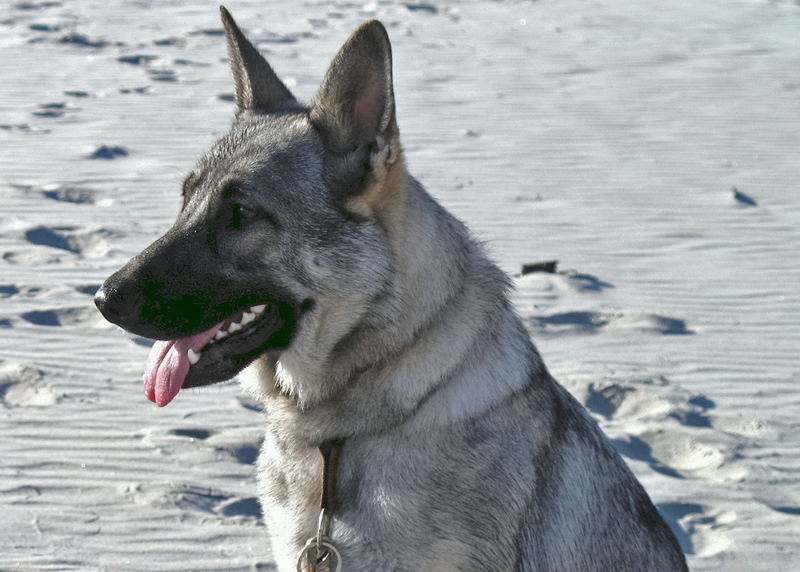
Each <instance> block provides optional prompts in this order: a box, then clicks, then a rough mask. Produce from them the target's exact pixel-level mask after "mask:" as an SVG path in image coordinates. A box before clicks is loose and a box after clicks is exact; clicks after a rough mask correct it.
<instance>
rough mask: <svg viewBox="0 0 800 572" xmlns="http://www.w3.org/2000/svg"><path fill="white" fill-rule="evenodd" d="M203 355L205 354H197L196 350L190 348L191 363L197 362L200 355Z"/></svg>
mask: <svg viewBox="0 0 800 572" xmlns="http://www.w3.org/2000/svg"><path fill="white" fill-rule="evenodd" d="M201 355H203V354H196V353H194V350H192V349H190V350H189V363H190V364H192V365H194V364H196V363H197V362H198V361H200V356H201Z"/></svg>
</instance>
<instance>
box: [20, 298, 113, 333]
mask: <svg viewBox="0 0 800 572" xmlns="http://www.w3.org/2000/svg"><path fill="white" fill-rule="evenodd" d="M19 317H20V318H21V319H22V320H24V321H25V322H27V323H28V324H31V325H33V326H51V327H55V326H84V325H91V326H105V324H104V320H103V319H102V317H101V316H100V314H99V313H98V312H97V310H95V309H94V308H93V307H91V306H89V305H88V304H87V305H86V306H73V307H71V308H56V309H53V310H31V311H29V312H24V313H22V314H20V316H19Z"/></svg>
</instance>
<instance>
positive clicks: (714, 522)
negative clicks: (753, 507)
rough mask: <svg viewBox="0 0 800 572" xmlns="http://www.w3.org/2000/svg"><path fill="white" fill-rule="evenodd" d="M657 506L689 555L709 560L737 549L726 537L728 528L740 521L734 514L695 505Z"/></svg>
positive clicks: (674, 504)
mask: <svg viewBox="0 0 800 572" xmlns="http://www.w3.org/2000/svg"><path fill="white" fill-rule="evenodd" d="M657 507H658V510H659V512H661V515H662V516H663V517H664V519H665V520H666V521H667V523H668V524H669V526H670V528H672V532H673V533H675V537H676V538H677V539H678V542H679V543H680V545H681V548H682V549H683V551H684V552H685V553H686V554H688V555H691V556H699V557H708V556H713V555H715V554H718V553H720V552H723V551H725V550H727V549H729V548H731V547H732V546H733V540H731V539H730V538H729V537H728V536H727V535H726V534H725V529H726V527H727V525H731V524H733V523H735V522H736V518H737V517H736V513H734V512H733V511H730V510H722V509H714V508H710V507H706V506H703V505H700V504H693V503H661V504H659V505H657Z"/></svg>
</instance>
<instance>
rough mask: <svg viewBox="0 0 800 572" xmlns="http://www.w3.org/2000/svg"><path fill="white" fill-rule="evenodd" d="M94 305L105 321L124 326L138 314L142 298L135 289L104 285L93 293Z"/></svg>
mask: <svg viewBox="0 0 800 572" xmlns="http://www.w3.org/2000/svg"><path fill="white" fill-rule="evenodd" d="M94 303H95V306H97V309H98V310H100V313H101V314H103V316H104V317H105V318H106V320H108V321H109V322H113V323H115V324H119V325H123V326H124V325H125V322H126V321H129V320H130V319H132V318H136V317H138V315H139V314H140V312H141V309H142V296H141V295H140V293H139V292H138V289H137V288H135V287H132V286H127V287H126V286H125V285H109V284H108V283H106V284H103V285H102V286H101V287H100V288H99V289H98V290H97V292H96V293H95V295H94Z"/></svg>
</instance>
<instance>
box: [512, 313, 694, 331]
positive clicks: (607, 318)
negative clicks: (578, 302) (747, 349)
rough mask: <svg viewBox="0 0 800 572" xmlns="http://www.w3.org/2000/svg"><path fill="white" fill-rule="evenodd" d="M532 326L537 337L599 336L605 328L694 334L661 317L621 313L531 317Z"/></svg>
mask: <svg viewBox="0 0 800 572" xmlns="http://www.w3.org/2000/svg"><path fill="white" fill-rule="evenodd" d="M528 325H529V326H530V328H531V329H532V330H533V331H534V332H536V333H537V334H539V335H541V334H545V335H547V334H550V335H562V334H570V335H572V334H595V333H598V332H600V331H601V330H603V329H605V328H609V329H617V330H634V331H639V332H653V333H657V334H662V335H686V334H692V333H694V332H692V330H690V329H688V328H687V326H686V322H684V321H683V320H680V319H677V318H670V317H667V316H660V315H658V314H639V313H635V314H623V313H621V312H592V311H576V312H559V313H556V314H551V315H549V316H531V317H529V318H528Z"/></svg>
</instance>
